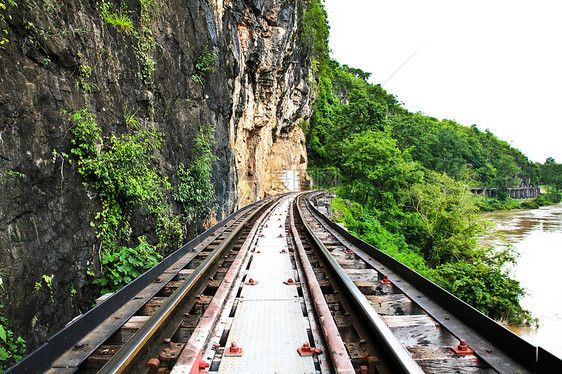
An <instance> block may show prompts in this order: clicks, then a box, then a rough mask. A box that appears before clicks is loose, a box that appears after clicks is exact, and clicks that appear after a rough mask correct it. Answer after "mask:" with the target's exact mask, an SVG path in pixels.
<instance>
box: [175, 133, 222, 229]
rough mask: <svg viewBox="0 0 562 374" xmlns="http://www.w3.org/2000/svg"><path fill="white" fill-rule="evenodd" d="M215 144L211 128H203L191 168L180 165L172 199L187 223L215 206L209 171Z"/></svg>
mask: <svg viewBox="0 0 562 374" xmlns="http://www.w3.org/2000/svg"><path fill="white" fill-rule="evenodd" d="M214 143H215V138H214V136H213V128H212V126H210V125H209V126H204V127H202V128H201V131H200V133H199V135H198V136H197V138H196V139H195V153H194V159H193V161H192V163H191V166H189V167H186V166H185V165H184V164H180V166H179V168H178V177H179V183H178V186H177V191H176V193H175V194H174V198H175V199H176V201H177V202H179V203H181V204H182V206H183V210H184V216H185V217H184V218H185V220H186V222H187V223H191V222H194V221H195V220H196V219H198V218H203V216H204V215H205V214H206V213H207V212H209V211H211V210H212V209H213V207H214V204H215V200H216V199H215V186H214V185H213V182H212V181H211V179H212V178H211V169H212V167H213V162H214V161H215V160H217V157H216V156H215V155H213V153H212V152H211V147H212V145H213V144H214Z"/></svg>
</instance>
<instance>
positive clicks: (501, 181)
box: [303, 60, 541, 323]
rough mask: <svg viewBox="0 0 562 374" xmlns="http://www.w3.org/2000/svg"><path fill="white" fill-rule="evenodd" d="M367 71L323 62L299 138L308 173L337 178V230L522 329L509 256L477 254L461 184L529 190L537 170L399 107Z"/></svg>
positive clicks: (469, 197)
mask: <svg viewBox="0 0 562 374" xmlns="http://www.w3.org/2000/svg"><path fill="white" fill-rule="evenodd" d="M369 77H370V74H369V73H366V72H363V71H361V70H359V69H355V68H350V67H348V66H345V65H343V66H342V65H340V64H338V63H337V62H336V61H333V60H332V61H329V62H327V63H326V66H325V69H323V71H321V72H320V74H319V78H318V98H317V101H316V104H315V108H314V113H313V116H312V119H311V121H310V123H309V124H305V125H304V126H303V129H304V131H305V133H306V136H307V146H308V154H309V160H310V166H311V169H312V171H314V170H315V169H316V170H325V169H327V170H330V172H331V173H332V174H334V175H336V176H337V177H338V178H339V180H340V181H341V185H340V186H339V187H338V188H337V192H338V195H339V196H340V198H339V199H336V200H335V201H334V209H335V212H336V215H338V217H339V219H340V220H341V221H343V222H345V224H346V227H347V228H348V229H349V230H350V231H352V232H354V233H356V234H357V235H359V236H360V237H362V238H363V239H364V240H366V241H368V242H369V243H371V244H373V245H375V246H377V247H378V248H379V249H381V250H383V251H384V252H386V253H388V254H390V255H392V256H393V257H395V258H397V259H398V260H400V261H401V262H403V263H405V264H406V265H408V266H410V267H412V268H413V269H415V270H417V271H418V272H420V273H421V274H423V275H424V276H426V277H428V278H429V279H432V280H433V281H435V282H437V283H438V284H439V285H441V286H442V287H444V288H445V289H447V290H449V291H451V292H453V293H454V294H456V295H457V296H458V297H460V298H461V299H463V300H465V301H467V302H469V303H470V304H471V305H473V306H474V307H476V308H478V309H479V310H481V311H482V312H484V313H486V314H488V315H489V316H491V317H493V318H496V319H502V320H505V321H510V322H512V323H523V322H525V321H527V322H532V321H533V320H532V318H531V317H530V316H529V314H528V312H526V311H525V310H523V309H522V308H521V306H520V305H519V298H520V297H521V296H522V295H523V294H524V291H523V290H522V288H521V287H520V285H519V283H518V282H517V281H515V280H514V279H512V278H511V277H510V275H509V273H508V271H507V270H505V269H507V268H508V267H507V266H504V265H505V264H506V263H509V262H513V261H514V260H515V257H516V256H515V254H514V253H512V249H510V248H507V249H506V250H504V251H499V250H497V249H494V248H481V247H479V246H478V245H477V242H476V238H477V237H478V236H479V235H481V234H482V233H483V232H484V231H485V230H486V225H485V224H483V223H482V222H481V221H480V220H479V215H478V211H479V206H478V205H477V204H476V202H477V200H476V199H475V198H474V197H473V194H472V193H471V192H470V189H469V187H470V186H488V187H497V188H500V189H502V190H505V191H507V188H509V187H514V186H519V185H521V184H522V183H524V184H526V185H536V184H537V183H538V182H539V181H540V178H541V166H540V165H537V164H534V163H532V162H530V161H529V160H528V159H527V157H525V156H524V155H523V154H522V153H521V152H520V151H518V150H517V149H514V148H512V147H511V146H509V144H508V143H506V142H505V141H502V140H500V139H498V138H497V137H496V136H495V135H493V134H492V133H491V132H489V131H480V130H479V129H478V128H477V127H476V126H472V127H465V126H461V125H459V124H458V123H456V122H454V121H450V120H443V121H439V120H437V119H435V118H432V117H429V116H426V115H423V114H421V113H411V112H408V111H407V110H406V109H404V108H403V107H402V106H401V104H400V103H399V102H398V101H397V100H396V98H395V97H394V96H392V95H390V94H388V93H387V92H386V91H385V90H384V89H383V88H382V87H381V86H380V85H374V84H370V83H368V81H367V80H368V79H369Z"/></svg>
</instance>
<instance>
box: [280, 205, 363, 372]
mask: <svg viewBox="0 0 562 374" xmlns="http://www.w3.org/2000/svg"><path fill="white" fill-rule="evenodd" d="M293 208H294V202H293V204H291V207H290V213H289V224H290V228H291V232H292V234H293V239H294V241H295V245H296V247H297V251H298V254H299V258H300V262H301V265H302V267H303V270H304V274H305V276H306V281H307V284H308V289H309V290H310V292H311V294H312V299H313V301H314V308H315V309H316V313H317V315H318V319H319V320H320V325H321V326H322V332H323V335H324V339H326V343H327V345H328V350H329V354H330V357H331V359H332V364H333V366H334V370H335V371H336V373H345V374H355V369H354V367H353V364H352V363H351V358H350V357H349V354H348V353H347V349H346V348H345V344H344V343H343V341H342V339H341V336H340V334H339V331H338V327H337V326H336V322H335V321H334V318H333V317H332V314H331V312H330V308H329V307H328V303H327V302H326V299H325V298H324V293H323V292H322V290H321V288H320V285H319V284H318V280H317V279H316V275H315V274H314V270H313V269H312V265H311V264H310V261H309V260H308V257H307V256H306V251H305V249H304V247H303V245H302V241H301V239H300V238H299V235H298V231H297V227H296V225H295V217H294V209H293Z"/></svg>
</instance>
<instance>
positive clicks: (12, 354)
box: [0, 278, 25, 370]
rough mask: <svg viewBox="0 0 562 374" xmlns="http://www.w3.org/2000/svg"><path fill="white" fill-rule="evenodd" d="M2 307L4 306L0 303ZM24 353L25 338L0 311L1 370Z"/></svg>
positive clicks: (19, 358) (0, 281)
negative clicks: (19, 334) (14, 329)
mask: <svg viewBox="0 0 562 374" xmlns="http://www.w3.org/2000/svg"><path fill="white" fill-rule="evenodd" d="M0 286H2V278H0ZM2 287H3V286H2ZM0 308H3V306H2V305H0ZM24 354H25V340H23V339H22V338H21V337H20V336H17V335H15V334H14V332H13V331H12V330H10V329H9V326H8V320H7V319H6V318H5V317H4V316H2V313H1V312H0V370H4V369H5V368H6V367H10V365H11V364H13V363H15V362H18V361H19V360H21V359H22V358H23V356H24Z"/></svg>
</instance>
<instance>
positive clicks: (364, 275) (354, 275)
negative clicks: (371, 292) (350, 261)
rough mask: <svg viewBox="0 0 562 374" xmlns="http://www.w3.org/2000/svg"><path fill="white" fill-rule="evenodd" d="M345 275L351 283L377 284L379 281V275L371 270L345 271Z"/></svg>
mask: <svg viewBox="0 0 562 374" xmlns="http://www.w3.org/2000/svg"><path fill="white" fill-rule="evenodd" d="M345 273H346V274H347V276H348V277H349V279H351V280H352V281H353V282H356V281H361V282H367V281H370V282H377V283H378V281H379V273H378V272H377V271H376V270H373V269H345Z"/></svg>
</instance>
